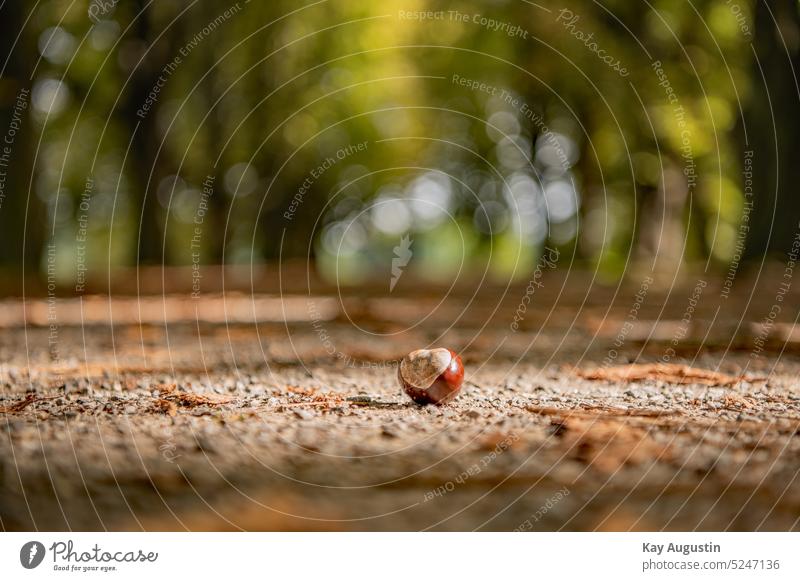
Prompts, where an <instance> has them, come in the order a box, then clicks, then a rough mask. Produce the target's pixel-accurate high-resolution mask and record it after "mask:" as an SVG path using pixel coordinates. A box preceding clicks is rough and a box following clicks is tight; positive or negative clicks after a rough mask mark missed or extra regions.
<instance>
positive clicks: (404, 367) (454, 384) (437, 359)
mask: <svg viewBox="0 0 800 581" xmlns="http://www.w3.org/2000/svg"><path fill="white" fill-rule="evenodd" d="M397 377H398V379H399V381H400V385H401V386H402V387H403V391H405V392H406V394H408V396H409V397H410V398H411V399H412V400H414V401H415V402H416V403H418V404H421V405H425V404H435V405H441V404H445V403H448V402H450V401H452V400H453V399H454V398H455V397H456V396H457V395H458V392H459V391H461V385H462V384H463V383H464V365H463V364H462V362H461V357H459V356H458V355H456V353H455V352H454V351H451V350H450V349H441V348H440V349H418V350H416V351H412V352H411V353H409V354H408V355H406V356H405V357H404V358H403V360H402V361H401V362H400V366H399V367H398V370H397Z"/></svg>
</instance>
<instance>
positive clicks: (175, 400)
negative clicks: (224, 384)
mask: <svg viewBox="0 0 800 581" xmlns="http://www.w3.org/2000/svg"><path fill="white" fill-rule="evenodd" d="M159 391H160V392H161V397H160V398H159V399H157V400H156V406H158V407H160V408H161V409H162V411H164V412H166V413H168V414H169V415H174V414H173V413H172V408H171V407H169V406H168V404H172V405H174V406H176V407H177V406H179V405H180V406H184V407H195V406H201V405H222V404H226V403H230V402H232V401H233V398H232V397H229V396H225V395H217V394H213V393H212V394H208V395H205V394H198V393H189V392H185V391H178V388H177V386H176V385H175V384H172V385H163V386H161V387H159Z"/></svg>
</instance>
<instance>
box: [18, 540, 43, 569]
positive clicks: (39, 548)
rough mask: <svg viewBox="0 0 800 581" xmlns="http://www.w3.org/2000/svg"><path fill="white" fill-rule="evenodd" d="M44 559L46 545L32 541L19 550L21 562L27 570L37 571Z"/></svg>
mask: <svg viewBox="0 0 800 581" xmlns="http://www.w3.org/2000/svg"><path fill="white" fill-rule="evenodd" d="M43 559H44V545H43V544H42V543H40V542H39V541H30V542H27V543H25V544H24V545H22V548H21V549H20V550H19V562H20V563H22V566H23V567H25V568H26V569H35V568H36V567H38V566H39V565H40V564H41V563H42V560H43Z"/></svg>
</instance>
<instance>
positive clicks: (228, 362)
mask: <svg viewBox="0 0 800 581" xmlns="http://www.w3.org/2000/svg"><path fill="white" fill-rule="evenodd" d="M690 291H691V289H689V290H687V291H686V292H685V293H684V294H683V295H681V298H680V299H679V300H677V301H676V304H675V305H674V306H672V307H668V308H667V309H666V311H665V310H664V303H663V302H659V301H658V300H652V301H648V302H652V304H649V305H645V306H643V307H642V309H641V310H639V311H638V312H637V317H636V320H635V324H633V323H632V324H631V325H627V326H626V325H625V321H626V320H629V319H627V316H628V313H629V312H630V306H631V301H630V297H632V296H635V289H634V290H633V292H634V294H630V293H629V294H628V295H627V296H628V298H627V299H625V300H623V301H621V302H620V304H619V306H616V307H614V309H612V311H611V314H610V316H605V315H604V310H603V304H604V301H605V300H606V299H605V298H604V297H602V296H601V297H597V298H596V299H595V300H593V302H592V303H591V304H588V305H584V307H582V310H581V311H580V312H579V313H578V310H577V307H572V309H570V308H569V307H567V306H564V304H563V300H562V301H561V302H559V304H558V305H556V306H555V307H554V308H548V309H538V310H537V312H536V313H535V314H534V313H531V314H530V315H529V316H526V318H525V320H524V322H523V325H522V327H521V328H520V330H519V331H518V332H515V331H510V330H509V327H508V321H507V320H505V321H504V322H503V323H502V324H501V323H500V322H498V319H497V318H496V317H495V318H493V317H491V316H490V315H487V313H489V314H491V312H492V309H493V308H494V305H493V304H492V303H491V301H486V300H485V299H482V300H481V301H479V302H478V303H476V306H475V307H474V309H472V308H471V309H469V311H468V315H465V316H464V317H463V318H462V319H461V320H459V321H458V323H457V324H456V325H454V326H451V325H449V323H448V322H449V321H450V320H451V319H452V313H451V312H448V311H447V309H454V310H456V311H459V312H464V309H463V308H462V306H461V305H453V304H451V303H448V304H447V305H444V306H440V307H438V308H432V309H431V310H430V311H426V309H427V306H428V303H426V302H425V301H424V300H421V299H418V298H417V299H415V298H405V299H401V298H397V299H392V300H388V299H358V298H357V297H349V298H347V299H345V300H344V302H342V303H339V302H338V299H335V298H333V297H316V298H313V299H308V298H307V297H295V298H293V299H292V300H294V301H295V302H299V304H300V306H299V307H296V308H295V311H293V313H294V315H293V316H284V317H280V316H279V317H273V316H271V315H269V312H268V311H269V309H270V308H278V307H280V306H281V305H283V304H290V303H289V302H285V303H284V302H282V301H281V300H280V298H278V297H276V296H265V297H263V302H262V303H259V304H260V307H259V312H260V313H261V314H263V315H264V316H261V317H259V316H257V317H255V319H257V320H254V321H250V322H248V321H235V322H233V323H229V324H225V323H224V322H223V323H221V322H219V321H218V320H215V317H217V315H215V314H214V313H213V312H212V310H211V309H207V310H206V311H205V312H204V309H203V308H198V309H195V314H196V315H199V321H198V320H194V321H192V320H191V318H192V317H190V320H189V321H187V320H183V319H181V318H180V317H177V316H176V317H174V318H173V320H168V321H166V323H165V324H164V322H163V321H162V324H156V322H154V321H148V322H146V324H143V325H139V324H135V323H134V322H132V321H130V320H127V321H126V320H124V317H122V315H120V316H121V317H122V321H121V322H119V321H118V320H117V319H116V318H115V321H116V322H117V324H115V325H114V326H113V327H111V326H109V325H108V324H102V317H101V316H100V315H98V317H100V319H99V321H100V322H97V323H95V322H88V321H87V320H86V319H83V321H84V324H83V325H81V323H80V321H81V318H80V316H79V315H80V313H78V316H76V315H75V312H74V309H75V302H74V301H73V302H69V303H68V304H63V305H60V307H59V308H60V309H61V311H60V317H61V323H60V324H59V325H58V326H57V327H54V328H50V327H49V326H48V325H47V324H31V322H30V317H29V318H28V325H27V327H23V326H20V325H19V323H18V319H15V317H17V315H19V314H20V313H21V312H22V311H20V310H19V309H20V308H21V307H20V304H19V302H16V303H15V302H14V301H7V302H5V303H3V305H2V306H0V326H2V327H3V328H2V329H0V355H1V356H2V361H3V364H2V366H0V385H2V390H0V408H3V409H4V411H5V413H0V458H1V459H2V462H1V463H0V525H1V526H2V528H3V529H5V530H20V529H23V530H31V529H56V530H63V529H72V530H86V529H109V530H120V529H121V530H139V529H146V530H163V529H167V530H183V529H191V530H220V529H222V530H238V529H246V530H254V529H261V530H274V529H280V530H286V529H288V530H387V529H388V530H395V529H401V530H420V529H436V530H472V529H484V530H512V529H523V530H637V529H643V530H660V529H670V530H687V529H700V530H721V529H730V530H755V529H758V530H789V529H794V530H798V529H800V521H799V520H798V519H799V518H800V479H798V474H799V473H800V383H799V382H798V381H797V377H798V376H799V375H800V358H798V356H797V350H796V349H795V348H794V343H793V342H792V337H793V335H792V334H791V332H790V331H791V330H792V329H793V326H791V322H785V321H784V322H781V321H778V322H777V326H775V327H774V329H773V332H772V333H770V335H769V339H770V341H772V342H775V341H777V343H776V345H777V347H776V346H775V345H773V343H770V342H769V341H767V342H765V345H767V348H766V349H765V350H764V351H763V352H762V353H760V354H759V356H754V355H753V350H752V343H750V345H748V343H749V342H750V341H751V340H752V337H753V334H752V327H751V326H748V325H751V323H746V324H744V326H743V328H744V329H750V330H749V331H747V333H750V335H749V337H748V335H747V333H744V334H742V333H738V334H737V333H735V332H731V330H730V326H731V325H732V324H733V323H732V322H731V321H732V320H733V321H734V322H738V321H741V320H742V316H741V315H738V314H737V315H736V317H737V318H735V319H732V318H731V317H727V318H726V317H723V316H718V317H717V319H718V321H719V322H718V323H715V325H711V324H710V322H711V321H714V320H715V319H713V316H714V312H715V310H714V309H713V308H712V307H711V306H710V305H708V306H706V308H705V310H703V311H698V313H697V314H696V315H695V316H694V317H693V320H692V324H691V325H690V326H688V327H690V328H687V330H685V332H684V333H683V335H682V336H681V338H680V341H679V342H673V339H672V338H673V337H674V336H675V334H676V333H678V331H680V320H681V313H682V312H683V310H684V308H683V304H682V303H683V302H685V301H684V299H685V298H686V296H688V293H690ZM517 299H518V295H517ZM240 300H244V301H246V302H245V305H246V304H247V302H249V299H240ZM465 300H466V299H465ZM98 301H99V302H98V304H100V305H101V307H102V304H105V303H102V300H101V299H98ZM129 302H130V301H129ZM187 302H189V304H191V301H187ZM430 302H432V301H430ZM90 303H91V301H87V302H86V303H84V305H83V307H84V308H85V306H86V304H90ZM514 303H515V300H511V301H510V303H509V304H505V306H504V307H503V309H502V310H501V312H504V313H506V317H505V318H506V319H508V313H509V312H512V313H513V310H514V309H513V304H514ZM43 304H44V306H41V305H38V306H37V304H35V303H34V304H32V303H30V302H28V304H27V308H28V310H29V315H30V313H34V314H35V313H36V312H37V311H36V309H37V308H46V303H43ZM92 304H94V303H92ZM121 304H122V306H120V304H117V303H115V306H114V309H116V310H118V312H119V313H122V312H123V311H124V310H125V309H126V308H129V307H130V305H128V306H125V305H126V304H127V303H124V301H123V303H121ZM134 304H135V301H134ZM554 304H555V303H554ZM737 304H741V303H737ZM270 305H272V307H270ZM340 305H341V306H342V308H341V309H339V308H337V307H338V306H340ZM592 305H595V306H594V307H593V306H592ZM78 306H80V304H79V305H78ZM234 306H235V307H236V308H237V309H238V308H240V307H241V305H238V306H236V305H233V304H232V305H231V308H233V307H234ZM95 307H97V305H95ZM201 307H202V305H201ZM97 308H100V307H97ZM119 309H121V310H119ZM101 310H102V309H101ZM246 311H247V309H246V308H245V309H244V311H243V312H246ZM343 311H346V313H345V314H343ZM189 312H190V314H191V311H189ZM237 312H238V311H237ZM415 312H416V313H419V312H426V313H427V316H428V319H427V320H426V321H425V324H424V325H417V326H414V325H411V326H410V328H409V325H408V324H407V322H408V321H409V320H411V319H409V317H410V316H412V315H413V313H415ZM70 313H71V314H70ZM353 313H357V320H358V322H359V327H360V329H359V328H357V327H356V326H355V325H354V323H353V322H352V320H351V319H350V318H348V316H346V315H350V317H352V316H353ZM554 313H555V315H554ZM273 314H274V313H273ZM40 315H41V313H39V316H40ZM184 315H185V313H184V314H183V315H181V317H184V318H185V316H184ZM106 316H107V315H106ZM70 317H72V318H70ZM281 318H284V319H286V320H287V321H288V322H283V321H281ZM23 319H24V317H23ZM270 319H277V320H270ZM548 319H549V321H548ZM750 319H755V316H753V317H750ZM140 320H141V319H140ZM756 320H757V319H756ZM223 321H224V317H223ZM545 321H548V322H545ZM573 321H574V324H573ZM487 322H488V324H487V325H485V326H484V327H483V328H482V325H484V324H485V323H487ZM39 323H42V322H41V321H39ZM676 325H677V327H676ZM781 325H783V327H781ZM739 327H742V325H739ZM623 328H627V331H626V333H625V336H624V340H623V341H622V344H621V345H618V343H620V341H619V336H620V332H621V330H622V329H623ZM776 329H777V330H778V331H776ZM780 329H783V331H780ZM787 329H788V331H787ZM365 330H368V331H369V332H365ZM776 332H778V335H776V334H775V333H776ZM780 333H783V335H780ZM776 336H777V339H776ZM430 343H435V344H438V345H446V346H453V347H454V348H456V349H458V350H459V351H460V352H461V353H462V356H463V358H464V361H465V365H466V367H467V383H466V387H465V388H464V391H463V393H462V395H461V396H460V397H459V398H458V399H457V400H456V401H455V402H454V403H453V404H451V405H448V406H444V407H441V408H436V407H424V408H422V407H418V406H416V405H415V404H412V403H411V402H410V401H409V400H408V399H407V398H406V397H405V396H404V395H403V394H402V393H401V391H400V389H399V387H398V385H397V382H396V378H395V374H396V369H395V365H396V363H395V362H396V361H397V360H398V358H400V357H402V355H403V354H405V353H407V352H408V351H410V350H412V349H414V348H418V347H420V346H424V345H427V344H430ZM675 346H678V347H679V348H677V349H674V351H669V349H670V347H675ZM667 354H668V355H669V356H667ZM631 361H637V362H640V363H641V362H657V361H662V362H664V361H667V362H668V363H669V364H686V365H690V366H692V367H693V368H699V369H705V370H713V371H718V372H721V373H725V374H728V375H730V376H731V377H732V378H734V380H733V382H732V383H731V385H721V384H720V385H703V384H702V383H701V382H697V381H694V380H692V379H691V378H690V379H687V380H686V381H685V382H683V383H681V382H677V381H676V380H664V379H663V378H658V377H653V378H647V377H645V378H642V379H637V380H635V381H627V380H624V379H623V380H620V379H617V380H614V381H605V380H602V379H601V380H590V379H585V378H582V377H581V376H580V373H579V372H580V371H582V370H588V369H596V368H598V367H600V368H602V367H608V366H609V365H611V366H617V365H624V364H626V363H628V362H631Z"/></svg>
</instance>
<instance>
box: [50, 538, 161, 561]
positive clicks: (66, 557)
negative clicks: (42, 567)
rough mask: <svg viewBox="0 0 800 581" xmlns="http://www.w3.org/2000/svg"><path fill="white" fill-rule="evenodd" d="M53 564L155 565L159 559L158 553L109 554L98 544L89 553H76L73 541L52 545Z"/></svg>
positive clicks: (120, 552)
mask: <svg viewBox="0 0 800 581" xmlns="http://www.w3.org/2000/svg"><path fill="white" fill-rule="evenodd" d="M50 552H51V553H52V555H53V563H57V562H59V560H60V561H61V562H66V563H153V562H155V560H156V559H158V553H154V552H152V551H151V552H149V553H145V552H144V551H142V550H141V549H139V550H138V551H115V552H109V551H104V550H103V549H101V548H100V547H99V546H98V545H97V544H96V543H95V545H94V547H91V548H90V549H89V550H88V551H80V552H78V551H75V550H74V545H73V544H72V541H67V542H66V543H64V542H62V541H57V542H55V543H53V544H52V545H50Z"/></svg>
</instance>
